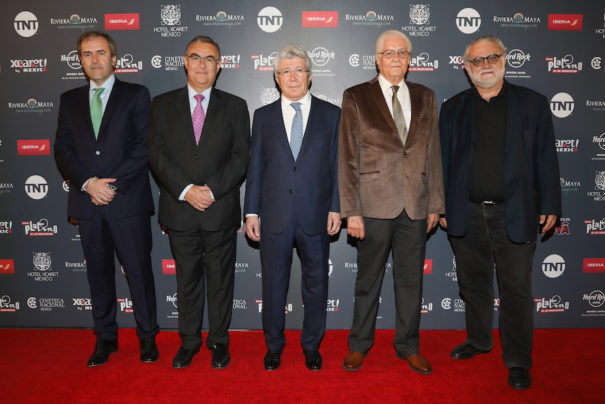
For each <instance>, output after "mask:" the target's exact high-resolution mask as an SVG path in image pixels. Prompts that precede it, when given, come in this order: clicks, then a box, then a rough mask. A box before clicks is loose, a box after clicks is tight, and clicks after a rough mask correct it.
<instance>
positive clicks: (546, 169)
mask: <svg viewBox="0 0 605 404" xmlns="http://www.w3.org/2000/svg"><path fill="white" fill-rule="evenodd" d="M473 91H474V90H473V89H468V90H466V91H463V92H461V93H459V94H457V95H456V96H454V97H452V98H450V99H449V100H448V101H446V102H445V103H444V104H443V106H442V107H441V114H440V118H439V121H440V122H439V124H440V132H441V147H442V155H443V170H444V183H445V190H446V215H447V222H448V228H447V230H448V233H449V234H450V235H452V236H462V235H464V234H465V233H466V230H467V228H468V202H469V194H470V188H471V168H472V159H473V156H472V151H473V137H474V136H476V134H475V125H474V113H473V101H472V97H473ZM507 97H508V112H507V117H508V118H507V123H506V126H507V127H506V140H505V144H504V177H505V178H504V181H505V186H506V199H505V201H504V203H505V210H506V227H507V231H508V236H509V237H510V238H511V240H513V241H515V242H519V243H521V242H527V241H532V240H535V239H536V233H537V224H538V215H540V214H544V215H549V214H551V215H558V216H560V215H561V188H560V181H559V165H558V163H557V153H556V150H555V136H554V130H553V125H552V116H551V112H550V108H549V106H548V101H547V99H546V97H544V96H543V95H541V94H539V93H537V92H535V91H533V90H530V89H529V88H526V87H520V86H516V85H512V84H508V95H507Z"/></svg>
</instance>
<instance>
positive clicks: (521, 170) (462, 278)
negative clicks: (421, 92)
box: [440, 36, 561, 390]
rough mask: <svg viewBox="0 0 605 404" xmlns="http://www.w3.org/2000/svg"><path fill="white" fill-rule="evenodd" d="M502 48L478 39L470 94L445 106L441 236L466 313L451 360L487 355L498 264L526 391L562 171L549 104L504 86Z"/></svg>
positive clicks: (504, 322)
mask: <svg viewBox="0 0 605 404" xmlns="http://www.w3.org/2000/svg"><path fill="white" fill-rule="evenodd" d="M505 64H506V48H505V47H504V45H503V44H502V41H500V39H498V38H496V37H493V36H484V37H480V38H478V39H475V40H473V41H472V42H471V43H470V44H469V45H468V46H467V47H466V50H465V52H464V69H465V70H466V72H467V74H468V76H469V77H470V79H471V81H472V83H473V87H472V88H470V89H468V90H466V91H463V92H462V93H460V94H457V95H456V96H454V97H452V98H451V99H449V100H448V101H447V102H445V103H444V104H443V106H442V108H441V116H440V131H441V146H442V155H443V169H444V183H445V191H446V217H444V218H442V219H441V220H440V222H441V225H442V226H443V227H446V228H447V232H448V234H449V239H450V241H451V243H452V246H453V249H454V254H455V255H456V266H457V273H458V283H459V285H460V295H461V296H462V298H463V299H464V302H465V305H466V310H465V313H466V314H465V315H466V329H467V338H466V341H465V342H464V343H463V344H461V345H459V346H457V347H456V348H454V350H453V351H452V352H451V354H450V355H451V356H452V357H453V358H455V359H470V358H472V357H474V356H475V355H477V354H482V353H487V352H489V351H490V350H491V349H492V346H493V338H492V317H493V312H494V309H493V305H494V300H493V295H494V292H493V273H494V262H495V264H496V272H497V274H498V285H499V290H500V331H501V338H502V350H503V359H504V364H505V365H506V367H507V368H508V369H509V377H508V383H509V384H510V385H511V386H512V387H513V388H515V389H518V390H524V389H527V388H529V387H530V385H531V377H530V373H529V369H530V368H531V365H532V360H531V350H532V340H533V299H532V292H531V269H532V261H533V256H534V251H535V249H536V233H537V230H538V224H540V225H542V233H545V232H547V231H549V230H550V229H552V228H553V226H554V224H555V222H556V220H557V216H559V215H560V214H561V189H560V184H559V166H558V163H557V155H556V151H555V138H554V131H553V125H552V118H551V113H550V109H549V106H548V101H547V100H546V98H545V97H544V96H543V95H541V94H538V93H537V92H535V91H532V90H530V89H528V88H525V87H520V86H516V85H512V84H510V83H508V82H506V81H505V80H504V68H505Z"/></svg>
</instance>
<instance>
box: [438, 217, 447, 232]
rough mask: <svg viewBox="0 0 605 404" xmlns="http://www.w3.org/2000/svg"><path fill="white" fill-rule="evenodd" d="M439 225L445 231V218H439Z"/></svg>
mask: <svg viewBox="0 0 605 404" xmlns="http://www.w3.org/2000/svg"><path fill="white" fill-rule="evenodd" d="M439 224H440V225H441V227H443V228H444V229H447V219H446V218H445V216H443V217H440V218H439Z"/></svg>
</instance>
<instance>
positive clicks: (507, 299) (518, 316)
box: [450, 203, 536, 369]
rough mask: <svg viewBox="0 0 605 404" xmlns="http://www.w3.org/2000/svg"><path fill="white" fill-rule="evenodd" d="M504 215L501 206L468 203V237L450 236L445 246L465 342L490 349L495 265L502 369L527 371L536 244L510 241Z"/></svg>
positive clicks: (528, 365)
mask: <svg viewBox="0 0 605 404" xmlns="http://www.w3.org/2000/svg"><path fill="white" fill-rule="evenodd" d="M504 210H505V207H504V204H498V205H495V206H485V205H483V204H480V203H479V204H478V203H469V223H468V231H467V233H466V234H465V235H464V236H463V237H451V236H450V241H451V243H452V247H453V248H454V254H455V256H456V271H457V276H458V284H459V285H460V295H461V297H462V299H463V300H464V303H465V316H466V330H467V337H466V342H467V343H469V344H471V345H473V346H474V347H476V348H479V349H486V350H489V349H492V346H493V334H492V324H493V315H494V290H493V289H494V288H493V276H494V262H495V264H496V273H497V281H498V289H499V291H500V335H501V338H502V357H503V359H504V364H505V365H506V367H508V368H510V367H524V368H527V369H529V368H531V365H532V359H531V350H532V345H533V318H534V317H533V304H534V303H533V298H532V293H531V269H532V262H533V257H534V252H535V250H536V242H535V241H532V242H529V243H515V242H513V241H511V240H510V238H509V237H508V235H507V232H506V217H505V213H504Z"/></svg>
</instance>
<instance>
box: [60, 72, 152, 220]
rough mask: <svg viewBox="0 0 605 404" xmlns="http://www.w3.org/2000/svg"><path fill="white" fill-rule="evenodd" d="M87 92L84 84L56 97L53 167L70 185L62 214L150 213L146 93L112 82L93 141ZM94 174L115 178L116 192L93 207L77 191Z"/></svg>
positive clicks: (134, 86)
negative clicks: (58, 99)
mask: <svg viewBox="0 0 605 404" xmlns="http://www.w3.org/2000/svg"><path fill="white" fill-rule="evenodd" d="M89 90H90V86H89V85H88V84H87V85H85V86H82V87H78V88H75V89H73V90H69V91H67V92H65V93H63V94H62V95H61V104H60V107H59V123H58V126H57V133H56V138H55V143H54V149H55V160H56V162H57V167H58V168H59V171H60V172H61V174H62V175H63V177H64V178H65V179H66V180H69V182H70V184H69V197H68V204H67V206H68V208H67V213H68V215H69V216H71V217H74V218H82V219H90V218H92V216H93V215H94V213H95V212H96V211H98V210H100V209H103V210H105V213H106V214H109V215H110V216H113V217H127V216H133V215H137V214H142V213H151V212H153V200H152V197H151V188H150V186H149V169H148V166H147V143H146V140H147V128H148V124H149V112H150V107H151V97H150V95H149V91H148V90H147V88H146V87H144V86H142V85H139V84H133V83H126V82H123V81H120V80H118V79H117V78H116V81H115V83H114V85H113V89H112V90H111V94H110V95H109V100H108V101H107V106H106V107H105V112H104V113H103V119H102V121H101V126H100V128H99V135H98V138H97V139H95V134H94V131H93V127H92V120H91V118H90V104H89V96H88V94H89ZM95 176H96V177H99V178H116V179H117V181H116V182H114V183H113V185H114V186H116V187H117V194H116V196H115V198H114V199H113V201H111V203H109V204H108V205H104V206H96V205H94V204H93V203H92V201H91V199H90V195H88V194H87V193H86V192H83V191H82V190H81V188H82V185H83V184H84V183H85V182H86V180H88V179H89V178H92V177H95Z"/></svg>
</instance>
